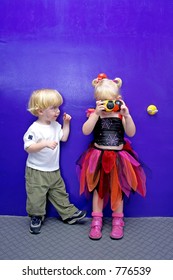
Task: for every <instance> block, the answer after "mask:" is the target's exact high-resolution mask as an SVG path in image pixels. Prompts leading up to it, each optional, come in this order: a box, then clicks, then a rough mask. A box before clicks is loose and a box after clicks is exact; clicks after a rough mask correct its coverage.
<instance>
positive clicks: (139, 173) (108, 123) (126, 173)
mask: <svg viewBox="0 0 173 280" xmlns="http://www.w3.org/2000/svg"><path fill="white" fill-rule="evenodd" d="M92 85H93V86H94V87H95V99H96V108H95V109H91V110H89V111H88V120H87V121H86V122H85V123H84V125H83V128H82V130H83V133H84V134H85V135H89V134H90V133H92V132H94V141H93V143H92V144H91V145H90V147H89V149H88V150H87V151H86V152H85V153H83V154H82V156H81V157H80V159H79V160H78V163H77V164H78V165H79V167H80V194H82V193H83V192H84V191H88V192H92V193H93V209H92V217H93V218H92V223H91V230H90V233H89V237H90V238H91V239H100V238H101V237H102V217H103V208H104V206H105V205H106V203H107V202H108V199H110V204H111V209H112V217H113V219H112V231H111V233H110V237H111V238H112V239H120V238H122V237H123V235H124V234H123V227H124V220H123V216H124V214H123V196H124V195H126V196H127V197H129V195H130V192H131V191H132V190H133V191H136V192H138V193H139V194H140V195H142V196H145V194H146V186H145V181H146V178H145V174H144V171H143V169H142V167H141V165H140V163H139V161H138V157H137V154H136V153H135V152H134V151H133V150H132V148H131V146H130V144H129V141H128V140H127V139H125V138H124V134H125V133H126V135H127V136H129V137H133V136H134V135H135V132H136V128H135V124H134V122H133V119H132V117H131V115H130V112H129V109H128V108H127V106H126V104H125V103H124V101H123V100H122V99H121V96H120V92H119V89H120V87H121V85H122V80H121V79H120V78H116V79H114V80H110V79H108V78H107V76H106V75H105V74H99V75H98V77H97V78H96V79H94V80H93V82H92Z"/></svg>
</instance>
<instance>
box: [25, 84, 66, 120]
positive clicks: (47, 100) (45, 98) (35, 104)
mask: <svg viewBox="0 0 173 280" xmlns="http://www.w3.org/2000/svg"><path fill="white" fill-rule="evenodd" d="M62 103H63V98H62V96H61V94H60V93H59V92H58V91H57V90H55V89H38V90H35V91H33V92H32V94H31V97H30V99H29V103H28V111H29V112H30V113H31V114H32V115H34V116H38V112H39V110H44V109H47V108H48V107H54V106H55V107H59V106H60V105H61V104H62Z"/></svg>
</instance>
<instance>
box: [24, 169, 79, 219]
mask: <svg viewBox="0 0 173 280" xmlns="http://www.w3.org/2000/svg"><path fill="white" fill-rule="evenodd" d="M25 179H26V192H27V202H26V210H27V213H28V215H29V216H42V217H43V216H45V214H46V202H47V199H48V200H49V201H50V202H51V203H52V204H53V206H54V207H55V208H56V210H57V212H58V213H59V215H60V216H61V218H62V220H65V219H67V218H69V217H71V216H72V215H73V214H74V213H75V212H76V211H77V210H78V209H77V208H76V207H75V206H74V205H73V204H71V203H70V201H69V194H68V193H67V192H66V188H65V184H64V181H63V179H62V177H61V174H60V170H56V171H52V172H45V171H39V170H36V169H33V168H30V167H26V172H25Z"/></svg>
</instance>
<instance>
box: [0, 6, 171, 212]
mask: <svg viewBox="0 0 173 280" xmlns="http://www.w3.org/2000/svg"><path fill="white" fill-rule="evenodd" d="M99 72H105V73H107V75H108V76H109V77H111V78H114V77H115V76H119V77H121V78H122V80H123V88H122V94H123V96H124V99H125V101H126V103H127V104H128V107H129V108H130V110H131V114H132V116H133V118H134V120H135V123H136V126H137V134H136V135H135V137H134V138H133V139H132V143H133V147H134V148H135V150H136V151H137V152H138V154H139V155H140V158H141V159H142V160H143V161H144V162H145V163H146V165H147V166H148V167H149V168H150V169H151V172H148V180H147V197H146V198H145V199H143V198H141V197H140V196H138V195H134V196H131V198H130V200H129V201H127V202H126V205H125V214H126V216H132V217H133V216H173V203H172V198H173V187H172V186H173V183H172V180H171V179H172V176H171V175H172V174H171V172H173V168H172V166H171V162H172V156H173V148H172V142H173V136H172V135H173V134H172V133H171V132H172V125H171V124H172V123H173V114H172V108H171V107H172V104H173V97H172V96H173V93H172V90H173V79H172V73H173V2H172V1H170V0H158V1H149V0H145V1H144V0H143V1H142V0H141V1H137V0H131V1H128V0H121V1H120V0H107V1H105V0H95V1H92V0H58V1H56V0H37V1H35V0H23V1H21V0H11V1H10V0H1V3H0V104H1V118H0V126H1V138H0V147H1V152H0V157H1V161H0V174H1V195H0V214H1V215H26V211H25V201H26V193H25V181H24V170H25V161H26V156H27V155H26V153H25V152H24V150H23V139H22V138H23V134H24V132H25V131H26V129H27V128H28V126H29V125H30V124H31V122H33V120H34V118H33V116H31V115H30V114H29V113H28V112H27V110H26V108H27V102H28V98H29V96H30V94H31V92H32V91H33V90H34V89H37V88H42V87H52V88H56V89H58V90H59V91H60V92H61V93H62V95H63V96H64V104H63V106H62V108H61V110H62V112H63V111H66V112H68V113H69V114H71V115H72V122H71V134H70V137H69V141H68V142H67V143H63V144H62V146H61V166H62V175H63V177H64V179H65V182H66V185H67V190H68V192H69V193H70V197H71V201H72V202H74V203H75V204H76V205H77V206H78V207H80V208H84V209H86V210H88V216H90V213H91V201H87V200H86V199H85V197H84V196H82V197H79V184H78V180H77V177H76V172H75V161H76V160H77V159H78V157H79V155H80V154H81V153H82V152H83V150H84V149H85V148H86V147H87V146H88V144H89V142H90V140H91V139H92V137H91V136H88V137H86V136H84V135H83V134H82V131H81V127H82V124H83V122H84V121H85V110H86V109H87V108H88V107H90V106H93V105H94V99H93V88H92V86H91V81H92V79H93V78H95V77H96V76H97V74H98V73H99ZM150 104H155V105H156V106H157V107H158V109H159V113H158V114H157V115H155V116H149V115H148V114H147V112H146V108H147V106H148V105H150ZM169 104H170V106H169ZM61 121H62V115H61V117H60V122H61ZM48 214H49V216H55V215H56V212H55V210H54V209H53V207H52V206H50V205H49V206H48ZM105 214H106V215H110V209H109V207H107V208H106V210H105Z"/></svg>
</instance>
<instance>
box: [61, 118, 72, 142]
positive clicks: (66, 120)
mask: <svg viewBox="0 0 173 280" xmlns="http://www.w3.org/2000/svg"><path fill="white" fill-rule="evenodd" d="M70 121H71V116H70V115H68V114H66V113H64V115H63V128H62V131H63V136H62V138H61V141H63V142H66V141H67V139H68V136H69V133H70Z"/></svg>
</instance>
